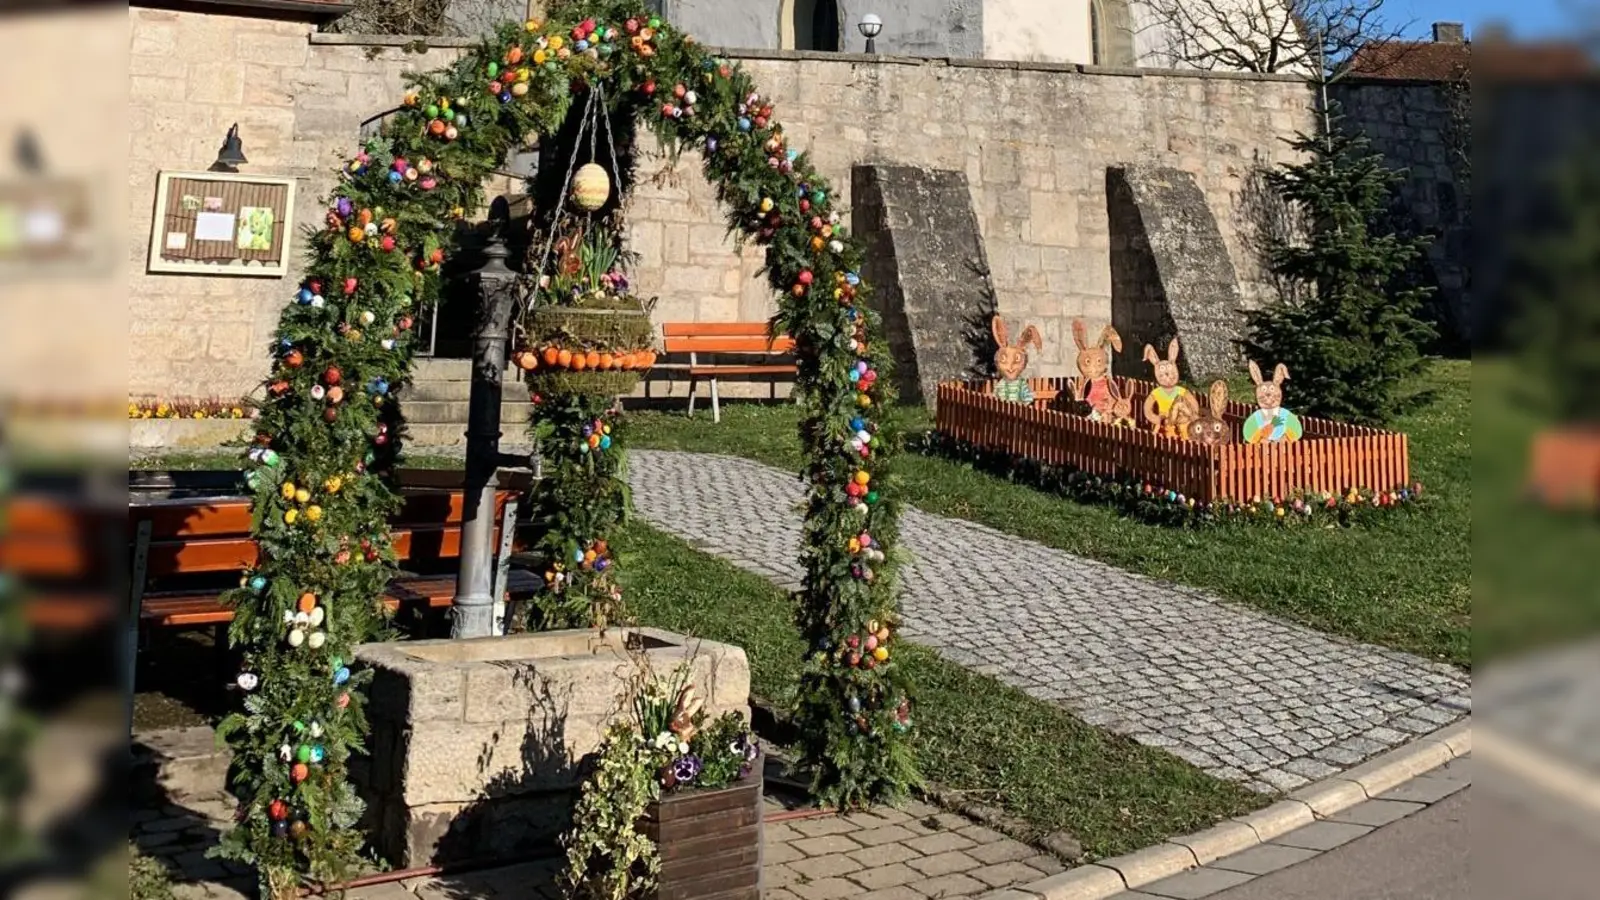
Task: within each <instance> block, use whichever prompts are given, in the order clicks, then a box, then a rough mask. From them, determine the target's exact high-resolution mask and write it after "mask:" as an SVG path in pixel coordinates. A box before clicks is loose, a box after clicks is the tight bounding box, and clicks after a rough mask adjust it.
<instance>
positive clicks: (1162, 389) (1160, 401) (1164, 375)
mask: <svg viewBox="0 0 1600 900" xmlns="http://www.w3.org/2000/svg"><path fill="white" fill-rule="evenodd" d="M1144 361H1145V362H1147V363H1150V365H1151V367H1152V368H1154V370H1155V378H1156V387H1155V389H1154V390H1152V391H1151V392H1150V394H1149V396H1147V397H1145V400H1144V418H1145V421H1146V422H1147V423H1149V425H1150V428H1151V430H1152V431H1155V432H1157V433H1158V434H1165V435H1166V436H1167V437H1180V438H1186V437H1188V435H1189V423H1191V422H1193V421H1194V420H1195V418H1196V417H1197V416H1199V415H1200V403H1199V401H1197V400H1195V398H1194V395H1193V394H1191V393H1189V389H1188V388H1186V387H1184V386H1183V385H1181V384H1179V383H1178V339H1177V338H1173V339H1172V340H1171V342H1169V343H1168V344H1167V356H1166V358H1165V359H1162V358H1161V355H1160V354H1159V353H1157V352H1156V348H1154V347H1152V346H1150V345H1149V344H1145V345H1144Z"/></svg>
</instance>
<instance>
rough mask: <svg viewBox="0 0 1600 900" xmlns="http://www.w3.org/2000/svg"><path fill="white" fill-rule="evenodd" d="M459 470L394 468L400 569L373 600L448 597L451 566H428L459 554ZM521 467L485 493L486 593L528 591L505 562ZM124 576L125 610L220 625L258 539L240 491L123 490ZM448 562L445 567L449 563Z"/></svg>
mask: <svg viewBox="0 0 1600 900" xmlns="http://www.w3.org/2000/svg"><path fill="white" fill-rule="evenodd" d="M461 480H462V476H461V473H459V472H443V471H437V472H436V471H426V470H408V471H404V472H402V473H401V474H400V478H399V481H400V488H401V495H402V497H403V505H402V507H401V510H400V513H399V514H398V515H397V517H396V518H395V519H394V520H393V522H391V530H390V533H391V535H392V541H393V547H394V550H395V553H396V556H397V557H398V559H399V560H400V562H401V565H402V567H403V569H404V570H403V572H402V574H401V575H400V576H398V577H396V578H395V579H394V580H393V581H391V582H390V583H389V588H388V591H387V592H386V594H385V596H384V598H383V603H384V605H385V606H387V607H388V608H390V609H391V610H394V609H397V608H399V607H401V606H412V605H414V606H420V607H426V608H435V609H438V608H444V607H448V606H450V605H451V603H452V601H453V600H454V597H455V588H456V575H455V573H454V572H453V571H437V570H438V569H440V568H441V564H443V563H447V562H453V561H455V560H458V559H459V557H460V555H461V524H462V514H463V510H464V506H465V499H464V496H463V494H462V489H461ZM528 484H529V476H527V475H526V474H521V475H509V474H502V476H501V479H500V484H499V485H498V488H499V489H498V490H497V492H496V496H495V515H496V529H495V531H496V538H497V541H498V545H499V553H498V557H497V558H498V559H499V566H498V567H497V570H496V573H495V579H494V590H493V593H492V596H494V597H495V599H496V603H497V604H499V603H501V602H503V600H504V598H505V596H506V595H507V594H509V595H511V596H512V597H514V598H515V597H526V596H528V595H531V594H532V593H533V592H534V591H535V590H536V589H537V588H538V585H539V582H538V579H537V578H535V576H534V575H533V574H532V573H530V572H527V571H525V570H522V569H513V568H511V555H512V553H513V551H514V550H515V549H516V547H515V546H514V544H515V533H516V528H515V522H516V510H517V506H518V502H519V500H520V497H521V496H522V495H524V494H525V493H526V492H527V488H528ZM128 528H129V530H130V531H131V532H132V534H131V551H132V556H133V576H132V580H131V596H130V608H129V612H130V613H131V614H133V616H134V619H135V620H136V621H137V622H138V623H139V624H141V625H144V626H147V627H148V626H162V627H193V626H207V625H209V626H222V625H226V624H227V623H228V622H231V621H232V620H233V610H232V609H230V608H229V607H227V606H225V605H224V604H223V603H222V599H221V593H222V591H223V590H225V589H226V588H227V587H232V584H228V585H225V586H219V584H218V583H217V582H219V581H220V580H222V579H224V578H227V579H229V580H231V579H232V578H233V577H234V576H237V575H239V574H241V573H243V572H245V571H247V570H248V569H250V568H251V567H253V566H254V565H255V563H256V560H257V558H258V554H259V548H258V547H257V546H256V543H255V541H254V540H253V539H252V538H251V536H250V498H248V497H245V496H230V497H192V496H177V497H170V496H158V497H139V496H138V495H137V494H135V495H133V496H131V497H130V500H129V504H128ZM451 568H453V567H451Z"/></svg>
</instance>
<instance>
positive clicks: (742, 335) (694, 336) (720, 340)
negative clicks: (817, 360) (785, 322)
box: [662, 322, 798, 422]
mask: <svg viewBox="0 0 1600 900" xmlns="http://www.w3.org/2000/svg"><path fill="white" fill-rule="evenodd" d="M662 337H663V338H664V339H665V340H664V342H663V349H665V350H666V352H668V353H686V354H688V356H689V366H688V370H689V415H691V416H692V415H694V400H695V391H696V388H697V386H698V385H699V382H700V379H702V378H707V379H710V381H711V420H712V421H713V422H721V421H722V405H721V400H720V398H719V397H718V394H717V379H718V378H723V377H749V376H752V375H764V376H778V375H791V376H792V375H794V374H795V373H796V372H797V371H798V369H797V368H796V367H795V364H794V363H793V362H792V361H784V362H778V361H777V360H779V359H784V360H787V359H788V358H789V357H791V356H793V354H794V339H793V338H790V337H788V336H786V335H780V336H778V337H772V336H770V335H769V334H768V333H767V323H765V322H668V323H666V324H664V325H663V326H662ZM705 354H714V355H728V356H747V357H748V356H755V357H760V358H762V360H763V361H762V362H761V363H760V364H757V365H740V364H734V363H706V362H702V361H701V359H700V357H701V356H702V355H705Z"/></svg>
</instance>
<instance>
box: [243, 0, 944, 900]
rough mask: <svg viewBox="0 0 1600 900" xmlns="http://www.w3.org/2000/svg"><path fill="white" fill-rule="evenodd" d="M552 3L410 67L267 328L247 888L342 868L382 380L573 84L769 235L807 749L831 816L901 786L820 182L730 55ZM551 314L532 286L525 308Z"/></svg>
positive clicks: (251, 665) (868, 487) (860, 294)
mask: <svg viewBox="0 0 1600 900" xmlns="http://www.w3.org/2000/svg"><path fill="white" fill-rule="evenodd" d="M553 7H554V8H553V9H552V11H551V17H552V18H551V21H550V22H549V23H540V22H528V23H525V24H524V25H507V26H503V27H502V28H501V29H499V30H498V31H497V32H496V33H495V34H494V35H493V36H492V37H490V38H489V39H487V40H485V41H484V42H483V43H482V44H481V45H480V46H478V47H477V48H476V49H474V50H473V51H471V52H468V53H466V54H464V55H463V56H462V57H461V58H459V59H458V60H457V61H456V62H455V63H453V64H452V65H450V66H448V67H446V68H444V69H441V70H438V71H435V72H431V73H426V74H422V75H418V76H414V77H412V78H411V91H410V92H409V93H408V94H407V97H406V104H405V105H404V106H403V107H402V108H401V109H400V110H399V111H397V112H395V113H394V114H393V115H392V116H391V117H390V118H389V120H388V121H387V122H386V123H385V125H384V126H383V128H382V130H381V132H380V134H379V135H377V136H376V137H374V138H373V139H371V140H369V141H368V142H367V144H366V146H365V148H364V149H363V150H362V151H361V152H360V153H359V154H358V155H357V156H356V158H355V159H354V160H352V162H351V164H350V165H349V166H348V168H347V169H346V172H345V177H344V178H343V180H342V181H341V182H340V183H339V184H338V185H337V186H336V187H335V188H334V189H333V191H332V192H331V196H330V202H329V209H328V212H327V215H326V220H325V223H324V225H325V227H323V228H322V229H320V230H318V231H316V232H315V233H314V234H313V235H312V236H311V238H310V240H309V251H308V253H309V259H308V264H307V268H306V272H307V275H306V277H305V279H304V281H303V283H302V284H301V285H299V287H298V289H297V290H296V292H295V296H294V302H292V303H290V304H289V305H288V306H287V307H286V308H285V310H284V312H283V314H282V317H281V319H280V322H279V327H278V330H277V333H276V334H275V336H274V343H273V346H272V347H271V354H272V361H273V369H272V373H271V374H270V375H269V377H268V378H267V380H266V396H265V399H264V401H263V403H262V412H261V417H260V419H259V421H258V433H257V436H256V443H255V445H254V447H253V448H252V450H251V451H250V456H251V459H252V460H253V463H254V464H253V466H252V467H251V469H250V471H249V472H248V473H247V480H248V481H249V483H250V485H251V486H252V488H253V490H254V496H255V500H254V521H255V527H254V533H255V537H256V539H257V542H258V544H259V546H260V548H261V552H260V559H259V561H258V563H257V564H256V566H255V568H254V569H253V570H252V571H251V572H249V573H247V575H246V577H245V579H244V581H243V584H242V585H241V587H240V589H239V590H238V591H236V592H233V593H232V594H231V595H230V601H231V602H232V603H233V605H234V606H235V609H236V616H235V619H234V622H233V625H232V630H231V640H232V642H233V643H234V644H235V645H236V646H241V647H243V648H244V650H245V669H244V671H243V672H242V673H241V675H240V678H239V687H240V689H241V691H242V692H243V693H244V695H245V700H244V708H243V710H242V711H241V712H239V713H237V714H235V715H233V716H230V717H229V718H228V720H226V721H225V722H224V723H223V724H222V726H221V727H220V728H219V734H220V735H221V736H223V737H225V738H226V739H227V740H228V742H229V743H230V745H231V747H232V749H233V763H232V769H231V771H230V789H231V790H232V792H233V793H234V795H235V796H236V797H237V798H238V799H239V804H240V810H239V824H238V826H237V827H236V828H235V829H234V830H233V831H232V832H230V834H229V835H228V836H227V837H226V839H225V841H224V844H223V847H222V848H221V853H222V854H223V855H225V856H229V857H231V858H235V859H239V860H242V861H245V862H248V863H250V864H253V865H254V866H255V867H256V868H257V870H258V872H259V873H260V876H261V883H262V888H263V894H264V895H269V896H271V897H274V898H280V897H288V896H291V895H292V894H293V893H294V892H295V891H296V890H297V889H298V888H299V886H300V884H301V882H302V880H304V879H305V878H307V877H309V878H311V879H313V880H317V881H321V882H325V883H331V882H337V881H339V880H340V879H341V878H342V877H343V876H344V875H345V874H347V873H348V872H349V870H350V868H351V866H352V865H353V864H354V862H355V861H356V860H357V859H358V854H359V852H360V851H361V846H362V843H363V838H362V836H361V834H360V833H359V831H358V830H357V827H356V826H357V821H358V818H359V817H360V815H361V804H360V802H359V800H358V799H357V798H356V797H355V795H354V792H353V790H352V788H351V785H350V783H349V781H348V777H347V776H348V763H349V759H350V757H351V756H352V754H356V753H362V752H364V738H365V734H366V725H365V717H364V714H363V707H364V699H363V696H362V691H361V690H360V688H361V687H362V685H363V683H364V677H363V673H361V672H360V671H358V670H357V669H356V668H353V667H352V666H351V665H350V662H351V652H352V648H353V646H354V645H355V644H357V643H360V642H362V641H365V640H369V639H372V638H373V637H374V636H376V635H379V634H381V633H382V628H383V618H382V609H381V606H380V604H379V602H378V601H379V600H380V598H381V597H382V596H383V592H384V588H385V585H386V584H387V583H388V581H389V580H390V578H391V577H392V576H393V575H394V574H395V571H396V567H395V560H396V556H395V551H394V547H393V545H392V542H391V540H390V536H389V533H388V528H387V525H386V522H387V519H388V518H389V516H391V515H392V514H393V513H394V512H395V511H396V510H397V509H398V505H399V496H398V494H397V492H396V490H395V488H394V486H393V482H392V478H390V477H389V476H391V475H392V474H393V472H394V469H395V466H396V463H397V461H398V455H399V449H400V444H401V438H402V436H403V434H404V419H403V416H402V414H401V411H400V408H399V405H398V404H397V403H396V402H395V401H394V399H393V392H394V391H395V389H396V388H398V387H399V386H400V385H402V384H403V383H405V381H406V380H407V379H408V378H409V374H410V368H411V358H412V352H413V345H412V344H413V340H414V337H413V335H414V332H413V326H414V324H415V322H414V314H415V313H414V311H415V310H416V309H417V308H418V307H420V306H421V305H422V304H423V303H426V302H437V300H438V298H439V291H440V282H441V274H440V270H441V266H442V264H443V263H444V262H445V259H446V257H447V255H448V254H449V253H450V252H451V250H452V249H453V241H452V238H451V231H452V229H453V228H454V226H455V224H456V223H459V222H461V221H463V220H464V219H465V217H466V216H467V215H468V214H469V213H470V212H472V211H473V210H476V209H478V208H480V207H481V206H482V204H483V201H484V196H483V187H482V186H483V184H484V182H485V180H486V179H487V177H488V176H489V175H490V174H491V173H492V172H493V171H495V170H496V169H497V168H498V167H499V165H500V164H501V161H502V160H503V159H504V158H505V156H506V154H507V152H508V151H510V150H511V149H513V148H515V147H517V146H519V145H520V144H522V143H523V142H524V140H525V139H526V138H527V137H528V136H529V135H549V134H554V133H556V132H557V131H558V129H559V128H560V126H561V124H562V123H563V121H565V119H566V117H567V115H568V114H569V111H570V109H571V104H572V102H573V99H574V97H575V96H585V95H586V96H589V97H594V98H597V99H599V100H600V101H601V102H602V104H603V105H604V106H605V109H606V111H607V112H608V113H609V114H612V115H617V114H632V115H635V116H636V117H637V118H636V121H639V122H642V123H645V124H646V125H648V127H649V128H650V129H651V130H652V131H653V132H654V133H655V135H656V136H657V138H658V139H659V140H660V141H661V142H662V143H663V145H664V146H666V147H667V148H668V149H669V150H670V151H672V152H673V153H679V152H681V151H682V150H683V149H688V148H696V149H699V150H701V151H702V159H703V165H704V171H705V174H706V176H707V178H708V180H709V181H710V182H711V183H712V184H713V185H714V186H715V188H716V191H717V194H718V196H719V199H720V200H721V201H722V203H723V204H724V206H725V208H726V210H727V214H728V220H729V225H730V230H732V231H734V232H736V233H738V234H739V235H741V236H743V237H744V238H745V239H747V240H751V241H754V242H756V243H757V244H759V245H761V246H763V247H764V248H765V272H766V275H767V277H768V280H769V283H770V284H771V285H772V287H773V288H774V290H775V291H777V292H779V297H780V299H779V312H778V314H777V315H776V316H775V317H774V319H773V322H772V327H773V329H774V331H775V332H779V333H787V334H789V335H790V336H792V337H793V338H794V340H795V344H796V356H797V363H798V374H797V378H796V392H797V396H798V398H799V402H800V404H801V407H802V413H803V415H802V424H801V429H800V432H801V433H800V437H801V440H802V444H803V447H804V450H805V454H806V464H805V469H804V472H803V473H802V474H803V477H804V479H805V481H806V483H807V485H808V496H807V506H806V514H805V524H804V535H805V541H804V549H803V551H802V563H803V565H804V566H805V568H806V576H805V579H804V589H803V591H802V592H801V593H800V595H799V602H798V604H797V622H798V625H799V627H800V630H801V633H802V635H803V637H804V639H805V641H806V644H807V647H808V649H807V651H806V654H807V656H806V660H805V664H804V667H803V674H802V676H801V683H800V685H799V686H798V690H797V692H796V697H797V700H796V710H795V715H796V719H797V723H798V724H799V725H800V729H799V731H800V733H801V734H802V735H804V736H805V738H804V740H805V743H804V746H803V748H802V749H803V755H804V760H803V761H804V762H805V763H806V764H807V765H808V766H809V767H810V768H811V770H812V771H813V773H814V779H815V783H814V788H815V789H816V791H817V794H818V796H819V798H820V799H821V801H822V802H824V803H826V804H828V805H834V806H840V807H850V806H856V805H860V804H864V803H867V802H872V801H876V800H883V799H894V798H897V797H899V796H902V795H903V794H904V793H905V791H906V790H907V789H908V788H909V787H910V786H911V785H912V784H914V783H915V781H916V780H917V773H916V770H915V765H914V762H913V760H912V757H911V753H910V750H909V744H908V740H909V738H908V735H907V734H906V732H907V731H908V729H909V728H910V724H911V716H910V714H911V696H910V690H909V685H908V684H907V683H906V681H905V678H904V676H903V673H902V671H901V669H900V666H899V660H898V657H897V656H894V655H891V651H892V650H893V648H894V645H895V644H896V642H897V641H898V634H897V625H898V619H899V617H898V612H897V608H896V601H895V596H894V592H893V586H892V585H893V575H894V568H895V559H894V553H893V552H892V549H891V548H892V547H893V545H894V542H895V537H896V531H897V510H896V504H895V502H894V498H893V496H892V493H891V492H890V488H892V482H891V481H890V480H889V479H888V478H886V471H887V470H886V467H885V463H886V462H887V461H888V460H889V458H890V457H891V456H892V455H893V454H894V452H895V451H896V450H897V449H898V443H899V441H898V436H897V434H896V433H895V430H894V428H893V425H892V422H890V421H889V420H887V419H886V418H885V409H886V408H887V407H888V405H889V404H890V402H891V401H892V399H893V394H892V389H891V387H890V384H889V381H890V379H889V378H888V377H887V373H888V367H889V360H888V358H887V354H886V352H885V351H886V349H887V348H886V347H885V346H883V344H882V342H881V341H879V340H878V339H877V335H878V333H879V332H878V327H879V323H878V321H877V318H876V316H875V315H874V314H873V313H872V312H871V311H870V310H869V309H868V307H867V305H866V302H865V301H866V299H867V286H866V285H865V284H864V283H863V282H862V281H861V279H860V278H859V275H858V274H857V273H858V272H859V269H860V263H861V257H860V251H859V249H858V247H857V246H856V245H855V243H854V242H853V241H852V240H851V238H850V237H849V235H848V234H847V232H846V229H845V228H844V227H843V226H842V224H841V223H840V220H839V216H838V214H837V212H836V208H835V206H834V200H833V197H832V192H831V190H830V188H829V185H828V183H827V182H826V180H825V179H823V178H822V177H821V176H819V175H817V174H816V173H815V172H814V171H813V170H812V168H811V166H810V163H809V160H808V158H807V157H806V155H805V154H804V153H801V152H797V151H795V150H792V149H790V148H789V147H788V144H787V140H786V137H785V135H784V133H783V130H782V127H781V125H779V124H778V122H777V121H776V120H775V119H774V118H773V110H772V107H771V103H770V101H768V100H765V99H763V98H762V97H761V96H760V94H759V92H757V91H756V89H755V85H754V84H753V82H752V81H751V79H750V78H749V76H748V75H747V74H746V73H745V72H744V71H743V70H742V68H741V67H740V66H739V65H738V64H737V63H734V62H731V61H729V60H725V59H721V58H718V57H715V56H713V55H712V54H710V53H708V52H707V51H706V50H704V49H703V48H701V47H699V46H698V45H697V44H695V43H694V41H693V40H692V39H691V38H689V37H687V36H684V35H681V34H679V33H678V32H676V31H675V30H674V29H673V28H672V27H671V26H670V25H668V24H666V23H664V22H661V21H660V20H659V19H658V18H656V17H654V16H652V15H651V14H650V13H649V12H648V11H647V10H645V9H644V8H643V7H642V6H640V4H639V3H638V2H637V0H591V2H567V3H560V4H553ZM560 303H561V298H559V297H544V298H542V299H539V298H537V297H536V299H535V301H534V305H533V310H534V311H537V310H538V309H539V308H541V304H545V305H549V306H559V305H560ZM530 314H531V313H530ZM524 349H532V348H524ZM532 368H534V369H535V371H537V365H535V366H533V367H532ZM591 374H600V373H591ZM585 414H587V412H586V413H585Z"/></svg>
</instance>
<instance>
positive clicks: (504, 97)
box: [500, 91, 511, 103]
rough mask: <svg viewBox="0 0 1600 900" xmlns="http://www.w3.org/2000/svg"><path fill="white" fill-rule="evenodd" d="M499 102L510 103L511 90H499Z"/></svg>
mask: <svg viewBox="0 0 1600 900" xmlns="http://www.w3.org/2000/svg"><path fill="white" fill-rule="evenodd" d="M500 102H501V103H510V102H511V92H510V91H501V92H500Z"/></svg>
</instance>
